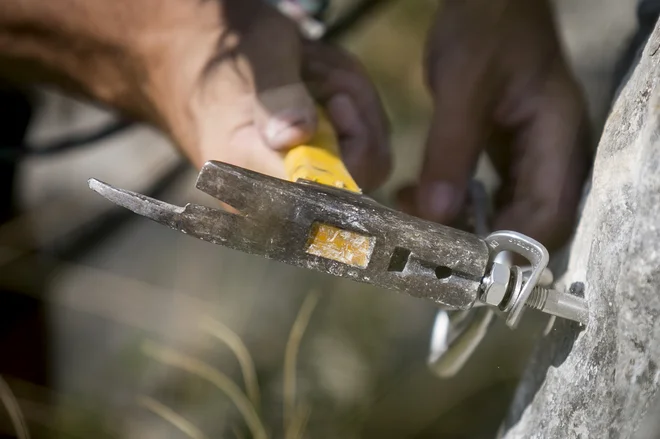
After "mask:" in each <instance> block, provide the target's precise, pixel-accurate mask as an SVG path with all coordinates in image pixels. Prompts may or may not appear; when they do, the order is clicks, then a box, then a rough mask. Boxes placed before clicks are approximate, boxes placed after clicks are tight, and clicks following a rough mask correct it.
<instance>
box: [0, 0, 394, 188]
mask: <svg viewBox="0 0 660 439" xmlns="http://www.w3.org/2000/svg"><path fill="white" fill-rule="evenodd" d="M62 2H63V3H58V5H51V4H50V3H48V2H46V3H42V2H32V4H31V5H30V7H24V4H23V3H24V2H21V1H17V0H7V2H4V4H3V5H0V56H3V58H2V59H4V56H5V55H9V58H10V60H12V59H11V58H13V60H12V61H15V63H14V64H16V65H20V64H21V62H22V61H24V60H28V61H29V63H28V65H29V67H30V68H29V69H27V70H24V71H23V72H21V74H19V75H16V76H17V77H21V78H24V77H25V73H28V74H34V72H35V69H34V66H35V65H36V66H39V68H40V69H41V71H40V74H42V75H41V76H40V79H45V80H46V81H49V82H57V83H58V84H59V85H65V86H67V87H68V88H69V89H72V90H73V91H76V92H80V93H83V94H85V95H87V96H89V97H92V98H94V99H96V100H99V101H101V102H103V103H105V104H109V105H110V106H112V107H114V108H118V109H120V110H123V111H124V112H126V113H128V114H130V115H132V116H134V117H136V118H138V119H141V120H144V121H147V122H149V123H151V124H153V125H156V126H157V127H159V128H161V129H162V130H163V131H164V132H165V133H167V134H168V135H169V136H170V137H171V138H172V139H173V141H174V143H175V144H176V145H178V146H179V147H180V148H181V149H182V150H183V152H184V153H185V154H186V155H187V156H188V158H190V160H191V161H192V162H193V163H195V164H196V165H197V166H201V165H202V164H203V163H204V162H206V161H207V160H220V161H225V162H228V163H232V164H235V165H239V166H243V167H246V168H250V169H253V170H256V171H259V172H263V173H266V174H270V175H273V176H277V177H282V178H284V177H286V175H284V166H283V154H282V151H284V150H286V149H287V148H289V147H292V146H295V145H297V144H300V143H302V142H305V141H307V140H309V139H310V137H311V136H312V135H313V134H314V132H315V128H316V117H317V114H316V104H317V102H318V103H320V104H321V105H322V106H324V107H325V108H326V113H327V114H328V117H329V119H330V121H331V122H332V123H333V125H334V127H335V129H336V134H337V137H338V139H339V142H340V147H341V149H342V152H343V155H344V158H345V162H346V165H347V167H348V168H349V171H351V172H352V173H353V176H354V178H355V179H356V181H357V182H358V184H360V185H361V186H362V187H363V189H365V190H368V189H370V188H373V187H375V186H377V185H379V184H380V183H381V182H382V181H383V180H384V179H385V177H386V176H387V174H388V171H389V166H390V159H389V151H388V144H387V143H388V138H387V123H386V119H385V116H384V112H383V110H382V108H381V105H380V102H379V100H378V97H377V94H376V91H375V89H374V88H373V86H372V85H371V83H370V82H369V80H368V79H367V78H366V75H365V74H364V72H363V70H362V69H361V67H360V66H359V65H358V63H357V62H356V61H355V60H353V59H352V58H351V57H349V56H348V55H347V54H345V53H343V52H341V51H339V50H337V49H333V48H331V47H327V46H325V45H323V44H321V43H313V42H305V41H303V40H302V38H301V36H300V35H299V33H298V30H297V28H296V26H295V25H294V23H293V22H292V21H291V20H289V19H288V18H286V17H284V16H283V15H281V14H280V13H279V12H278V11H277V10H275V9H274V8H273V7H272V6H270V5H267V4H266V3H265V2H264V1H263V0H211V1H188V0H115V1H113V2H106V1H103V0H62ZM14 29H18V30H19V31H20V30H21V29H35V32H33V33H32V34H29V35H26V33H25V32H23V33H20V32H16V33H15V32H14ZM12 66H13V64H12ZM3 73H5V74H6V73H7V70H5V71H4V72H3ZM304 81H308V83H309V86H310V87H311V88H312V89H313V90H314V96H312V95H310V93H309V91H308V87H307V85H306V84H305V82H304ZM315 101H316V102H315Z"/></svg>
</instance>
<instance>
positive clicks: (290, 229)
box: [90, 162, 489, 309]
mask: <svg viewBox="0 0 660 439" xmlns="http://www.w3.org/2000/svg"><path fill="white" fill-rule="evenodd" d="M90 187H91V188H92V189H93V190H95V191H97V192H98V193H100V194H101V195H103V196H104V197H106V198H108V199H109V200H111V201H113V202H114V203H116V204H118V205H121V206H123V207H126V208H128V209H130V210H132V211H133V212H136V213H138V214H139V215H142V216H145V217H147V218H150V219H152V220H154V221H157V222H159V223H162V224H165V225H167V226H169V227H171V228H173V229H175V230H179V231H181V232H183V233H186V234H189V235H191V236H194V237H196V238H199V239H202V240H204V241H208V242H211V243H214V244H219V245H223V246H226V247H230V248H232V249H235V250H240V251H242V252H246V253H251V254H255V255H259V256H264V257H267V258H270V259H276V260H278V261H281V262H285V263H288V264H291V265H296V266H299V267H304V268H308V269H314V270H319V271H323V272H326V273H330V274H332V275H335V276H340V277H346V278H350V279H353V280H355V281H360V282H368V283H371V284H374V285H377V286H380V287H384V288H387V289H393V290H397V291H402V292H405V293H407V294H409V295H411V296H414V297H418V298H423V299H428V300H431V301H433V302H434V303H436V304H438V305H441V306H443V307H447V308H451V309H468V308H470V307H471V306H472V305H473V304H474V302H475V301H476V300H477V297H478V293H479V289H480V285H481V281H482V278H483V277H484V275H485V274H486V270H487V265H488V257H489V250H488V247H487V245H486V243H485V241H484V240H482V239H481V238H479V237H477V236H475V235H472V234H469V233H465V232H462V231H459V230H456V229H452V228H449V227H445V226H442V225H439V224H436V223H431V222H428V221H423V220H420V219H418V218H415V217H412V216H409V215H406V214H404V213H402V212H398V211H395V210H393V209H389V208H387V207H385V206H382V205H380V204H378V203H377V202H375V201H373V200H372V199H370V198H368V197H366V196H364V195H361V194H356V193H351V192H348V191H344V190H340V189H335V188H332V187H329V186H325V185H317V184H313V183H301V182H298V183H291V182H288V181H285V180H280V179H277V178H273V177H269V176H266V175H263V174H259V173H256V172H252V171H249V170H246V169H243V168H240V167H236V166H232V165H229V164H225V163H220V162H208V163H207V164H206V165H205V166H204V167H203V169H202V171H201V172H200V174H199V177H198V180H197V188H198V189H200V190H202V191H203V192H206V193H208V194H210V195H212V196H213V197H215V198H217V199H219V200H221V201H223V202H225V203H227V204H229V205H230V206H231V207H233V208H234V209H236V210H237V211H238V213H230V212H228V211H225V210H222V209H218V208H210V207H206V206H200V205H195V204H188V205H187V206H185V207H178V206H173V205H171V204H167V203H163V202H162V201H159V200H154V199H151V198H149V197H145V196H143V195H140V194H136V193H132V192H129V191H124V190H122V189H117V188H113V187H112V186H110V185H107V184H105V183H102V182H99V181H97V180H90ZM319 225H321V226H329V228H336V229H341V230H343V231H346V232H348V233H353V234H357V235H360V236H363V237H365V239H368V242H367V245H365V246H361V247H360V248H362V249H364V248H369V253H368V254H367V258H368V260H367V261H366V263H365V262H364V261H363V259H362V256H363V255H362V254H361V255H359V256H360V257H359V258H352V257H350V255H348V256H347V255H339V256H337V257H333V258H330V257H322V256H319V254H320V253H319V251H318V249H316V248H315V247H314V246H313V245H311V244H313V242H314V236H315V235H314V233H317V232H318V230H319ZM326 229H327V227H326ZM321 254H322V252H321ZM356 260H357V261H359V263H351V261H356Z"/></svg>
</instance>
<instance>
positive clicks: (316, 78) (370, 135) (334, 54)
mask: <svg viewBox="0 0 660 439" xmlns="http://www.w3.org/2000/svg"><path fill="white" fill-rule="evenodd" d="M304 54H305V63H304V75H305V79H306V80H307V81H308V83H309V84H310V87H311V88H312V90H313V92H314V95H315V97H316V98H317V99H318V100H319V101H320V102H321V103H322V104H323V105H324V107H325V108H326V109H327V112H328V117H329V118H330V121H331V122H332V124H333V126H334V127H335V129H336V131H337V135H338V138H339V142H340V146H341V151H342V156H343V160H344V162H345V164H346V166H347V168H348V169H349V172H351V174H352V176H353V178H355V180H356V181H357V183H358V184H359V185H360V186H361V187H362V189H363V190H365V191H369V190H372V189H375V188H377V187H378V186H380V185H381V184H382V183H383V182H384V181H385V180H386V178H387V176H388V175H389V172H390V169H391V155H390V149H389V126H388V123H387V118H386V116H385V111H384V110H383V107H382V104H381V102H380V99H379V97H378V93H377V92H376V89H375V87H374V86H373V85H372V83H371V81H370V80H369V79H368V77H367V75H366V73H365V72H364V71H363V69H362V67H361V66H360V65H359V64H358V63H357V62H356V61H355V60H354V59H352V58H351V57H350V56H348V55H347V54H346V53H344V52H342V51H340V50H338V49H336V48H332V47H330V46H326V45H324V44H321V43H309V44H307V45H306V46H305V50H304Z"/></svg>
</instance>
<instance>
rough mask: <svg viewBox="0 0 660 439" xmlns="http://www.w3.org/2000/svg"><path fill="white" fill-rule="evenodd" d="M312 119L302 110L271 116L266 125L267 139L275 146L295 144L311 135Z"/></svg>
mask: <svg viewBox="0 0 660 439" xmlns="http://www.w3.org/2000/svg"><path fill="white" fill-rule="evenodd" d="M310 129H311V121H310V119H309V117H308V116H307V114H305V113H304V112H302V111H296V110H289V111H284V112H281V113H278V114H276V115H274V116H272V117H271V118H270V120H269V121H268V124H267V125H266V132H265V134H266V139H267V141H268V143H269V145H270V146H271V147H273V148H281V147H285V146H293V145H295V144H296V143H300V142H304V141H305V140H307V138H308V137H309V136H310V134H311V133H310Z"/></svg>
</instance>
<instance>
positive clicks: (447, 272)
mask: <svg viewBox="0 0 660 439" xmlns="http://www.w3.org/2000/svg"><path fill="white" fill-rule="evenodd" d="M451 274H452V271H451V268H449V267H445V266H444V265H439V266H437V267H435V277H437V278H438V279H447V278H448V277H451Z"/></svg>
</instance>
